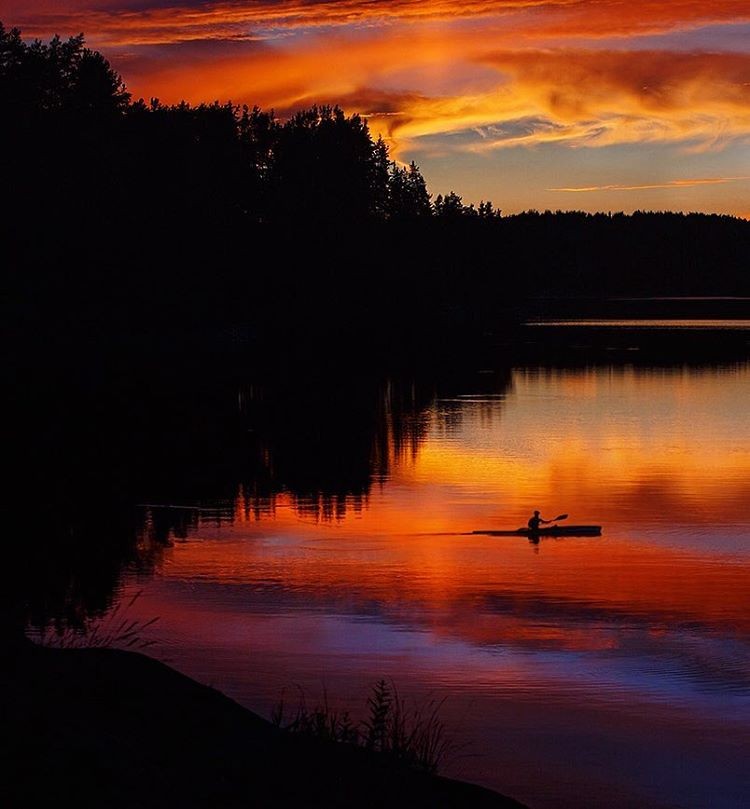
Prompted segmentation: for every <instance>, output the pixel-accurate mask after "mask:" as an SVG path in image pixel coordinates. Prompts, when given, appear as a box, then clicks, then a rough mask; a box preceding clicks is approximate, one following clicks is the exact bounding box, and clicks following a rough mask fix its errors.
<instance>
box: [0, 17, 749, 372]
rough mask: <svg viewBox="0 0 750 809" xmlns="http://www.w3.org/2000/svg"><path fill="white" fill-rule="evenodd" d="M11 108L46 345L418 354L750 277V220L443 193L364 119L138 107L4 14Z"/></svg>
mask: <svg viewBox="0 0 750 809" xmlns="http://www.w3.org/2000/svg"><path fill="white" fill-rule="evenodd" d="M0 109H2V117H3V126H2V128H0V155H1V157H0V160H2V167H1V168H2V176H3V180H4V188H5V191H6V199H7V201H8V203H9V205H8V214H7V215H6V216H5V217H4V218H3V223H2V226H1V227H2V231H3V232H2V237H3V243H4V245H5V255H6V266H7V267H8V269H9V281H10V293H11V297H10V300H11V311H10V317H11V320H10V325H11V326H12V327H14V328H16V329H17V330H18V331H17V333H19V334H21V335H23V337H24V340H23V345H24V347H25V348H27V349H29V350H31V349H32V348H33V347H34V346H35V345H36V347H37V348H39V349H40V351H41V352H42V353H46V352H48V351H49V350H50V349H51V347H52V346H54V347H55V348H56V349H58V350H59V354H60V355H61V356H64V355H66V354H67V353H69V352H70V351H71V350H72V349H75V350H76V351H81V350H83V351H92V352H94V353H96V352H100V353H101V352H107V351H116V350H120V351H128V352H131V353H133V352H136V353H137V352H139V351H140V352H142V353H143V352H146V353H148V352H151V351H153V350H154V348H155V347H157V348H158V347H159V346H163V345H165V344H166V343H168V342H171V343H173V344H176V345H179V346H180V348H181V349H182V348H185V347H187V348H188V349H189V348H190V346H192V345H195V344H197V343H200V344H204V343H205V342H206V340H208V339H216V338H217V337H219V336H220V339H222V340H224V341H225V342H228V343H234V344H236V343H238V342H240V343H244V344H246V345H250V346H253V347H257V348H258V349H259V350H263V351H268V350H272V351H274V350H277V349H278V348H279V347H280V346H284V345H286V346H290V345H291V346H296V347H299V346H300V345H301V344H302V343H304V345H305V346H310V345H312V344H314V343H316V342H320V343H321V344H328V345H330V344H333V345H338V346H343V345H345V344H348V345H356V346H357V349H358V350H359V349H360V348H364V349H378V350H385V351H389V350H393V349H394V348H395V349H396V350H397V351H402V350H403V346H404V344H405V343H409V344H410V343H413V342H418V341H424V342H427V343H429V342H430V341H431V340H434V339H437V338H440V339H444V340H450V341H456V340H459V341H462V340H466V339H472V338H473V337H475V336H476V335H478V334H482V333H485V332H487V330H498V329H502V328H504V327H507V326H508V325H512V324H514V323H516V322H518V321H519V320H522V319H523V318H524V317H525V316H526V315H527V314H528V312H529V311H532V310H533V309H534V302H535V301H538V300H540V299H544V300H548V299H551V298H552V299H553V298H555V297H565V298H570V297H576V296H585V297H589V298H590V297H602V298H604V297H607V296H613V295H616V296H636V295H670V296H677V295H722V296H727V295H731V296H736V295H743V294H748V292H750V283H749V282H748V272H747V256H748V255H749V254H750V222H747V221H744V220H740V219H736V218H732V217H728V216H715V215H702V214H680V213H636V214H633V215H624V214H614V215H610V214H586V213H581V212H568V213H561V212H558V213H551V212H544V213H540V212H536V211H530V212H526V213H523V214H519V215H514V216H501V215H500V212H499V211H498V210H497V209H496V208H495V207H493V205H492V203H489V202H482V203H481V204H480V205H479V206H478V207H475V206H473V205H465V204H464V203H463V202H462V200H461V198H460V197H459V196H458V195H457V194H455V193H452V192H451V193H448V194H445V195H438V196H436V197H435V198H434V199H433V198H432V197H431V195H430V194H429V193H428V190H427V186H426V183H425V180H424V177H423V176H422V174H421V173H420V171H419V169H418V167H417V166H416V165H415V164H414V163H412V164H410V165H409V166H401V165H399V164H398V163H396V162H395V161H393V160H391V158H390V155H389V151H388V147H387V145H386V144H385V143H384V142H383V141H382V140H381V139H375V138H374V137H373V136H372V134H371V132H370V130H369V128H368V125H367V122H366V121H365V120H364V119H363V118H361V117H360V116H359V115H346V114H345V112H344V111H343V110H341V109H340V108H338V107H329V106H317V107H312V108H310V109H307V110H303V111H300V112H298V113H297V114H295V115H293V116H292V117H291V118H289V119H288V120H285V121H281V120H279V119H278V118H277V117H275V115H274V114H273V112H272V111H263V110H260V109H258V108H257V107H255V108H252V109H251V108H247V107H238V106H236V105H233V104H231V103H228V102H227V103H219V102H213V103H209V104H200V105H198V106H191V105H190V104H187V103H185V102H183V103H180V104H177V105H165V104H162V103H160V102H159V101H158V100H157V99H152V100H150V101H148V102H146V101H144V100H142V99H138V100H133V99H132V98H131V97H130V95H129V93H128V92H127V90H126V88H125V85H124V83H123V80H122V78H121V77H120V76H119V75H118V74H117V73H116V72H115V71H114V70H113V69H112V67H111V66H110V64H109V63H108V62H107V60H106V59H105V58H104V57H103V56H102V55H101V54H99V53H97V52H95V51H91V50H89V49H88V48H86V46H85V43H84V39H83V36H82V35H80V36H76V37H72V38H70V39H68V40H67V41H64V40H62V39H60V38H58V37H55V38H53V39H52V40H51V41H50V42H49V43H46V44H45V43H43V42H40V41H33V42H25V41H24V40H23V38H22V36H21V33H20V32H19V31H18V30H17V29H10V30H8V29H6V28H4V27H0ZM345 338H346V339H345ZM349 338H351V340H349Z"/></svg>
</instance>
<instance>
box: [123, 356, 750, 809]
mask: <svg viewBox="0 0 750 809" xmlns="http://www.w3.org/2000/svg"><path fill="white" fill-rule="evenodd" d="M463 385H464V387H455V388H453V387H451V388H449V389H440V387H439V386H434V387H432V388H431V389H430V387H429V386H425V388H424V389H423V390H424V393H421V394H417V392H416V391H417V389H414V395H410V396H402V397H400V398H398V402H399V403H400V404H399V405H398V407H396V406H394V405H393V402H392V393H389V391H392V388H388V386H387V385H386V386H385V387H384V388H382V389H381V398H380V399H378V401H379V405H378V407H377V408H376V409H371V410H367V411H360V412H359V413H358V414H357V416H356V419H357V420H358V421H359V422H360V423H362V422H365V421H366V420H367V418H370V417H373V418H374V420H375V423H379V424H380V425H381V426H380V427H378V428H377V429H372V430H371V431H370V432H369V436H370V440H369V441H367V442H365V441H364V440H363V441H361V442H353V441H349V442H347V441H342V440H339V441H338V443H336V444H334V445H332V446H333V447H334V448H335V451H336V453H344V452H348V451H349V450H353V452H351V453H350V454H348V455H347V458H348V459H349V460H348V462H347V465H346V467H344V465H343V461H342V458H341V457H336V458H325V455H324V453H323V449H324V447H325V444H324V443H320V444H318V443H316V442H318V441H322V440H323V439H324V438H325V437H326V435H327V427H326V422H321V423H320V424H319V427H320V431H319V432H318V433H317V434H316V435H315V436H314V437H313V438H310V437H309V436H308V437H307V438H305V439H303V438H301V437H300V439H299V440H305V441H306V442H307V444H306V445H305V446H307V447H311V451H312V453H313V454H315V452H318V451H319V450H320V452H321V454H319V455H318V456H317V458H318V462H319V463H321V464H323V465H324V468H323V470H322V471H323V474H322V476H321V478H320V479H319V480H320V481H322V483H319V484H318V485H311V483H312V481H314V477H313V475H312V471H311V467H308V466H305V465H304V464H303V466H302V467H301V468H295V467H294V466H291V465H290V464H293V459H294V453H293V452H292V451H291V449H287V448H285V447H284V446H283V442H285V441H286V442H289V444H288V446H289V447H292V446H294V444H295V436H296V433H295V431H294V428H292V432H291V433H290V434H289V435H287V436H284V437H281V432H280V431H281V428H282V423H283V420H282V419H279V420H278V421H274V419H275V418H278V417H277V416H275V415H274V414H273V413H272V414H271V415H270V416H266V415H265V412H264V411H263V410H262V409H261V411H260V415H258V414H257V411H256V412H255V415H253V416H252V418H253V419H254V423H255V424H257V425H266V426H264V427H263V428H262V429H261V428H260V427H258V431H259V433H261V434H262V435H260V436H259V438H258V444H257V446H258V447H260V448H262V451H261V452H260V455H261V456H262V458H263V463H264V467H263V469H264V470H265V471H264V474H265V476H266V477H265V478H264V481H265V483H264V486H265V488H262V489H259V488H256V489H254V490H252V491H253V496H254V497H255V498H256V499H255V500H251V503H252V508H248V495H247V490H246V489H245V488H243V486H240V487H238V494H237V495H236V496H235V498H234V499H233V500H231V501H230V502H228V503H227V504H226V510H225V512H224V516H223V517H222V518H221V519H218V518H217V515H216V514H211V513H208V512H203V511H197V512H195V515H194V517H193V518H191V519H193V520H194V521H193V523H192V524H191V528H190V530H189V531H188V540H189V541H188V542H187V543H186V544H182V545H176V546H175V547H174V548H172V549H169V550H168V551H167V552H166V555H165V557H164V564H163V565H162V566H161V567H160V568H159V570H158V572H157V576H156V578H155V579H153V580H152V581H151V582H150V583H149V585H148V587H147V590H146V594H145V596H144V600H143V601H142V602H141V603H140V605H139V609H140V610H141V611H142V615H143V617H146V616H148V615H154V614H158V615H160V616H161V621H160V625H159V633H158V638H159V640H160V643H161V645H160V646H159V647H157V648H158V650H159V653H160V654H162V655H163V656H165V657H166V658H167V659H169V660H171V661H172V662H175V663H177V664H178V665H179V667H180V668H182V669H183V670H185V671H188V672H190V673H192V674H194V675H196V676H198V677H200V678H201V679H203V680H207V681H210V682H212V683H214V684H216V685H219V686H220V687H222V688H225V689H226V690H228V691H229V692H230V693H231V694H232V695H234V696H235V697H237V698H238V699H241V700H244V701H246V702H247V703H248V704H250V705H253V706H254V707H256V708H261V709H262V708H263V707H266V708H267V707H268V706H270V705H271V703H272V702H273V701H274V700H275V699H276V698H277V697H278V694H279V692H280V690H281V689H282V688H283V687H289V686H290V685H291V684H293V683H299V684H302V685H303V686H306V687H307V688H308V689H310V690H311V691H313V692H315V690H316V689H319V688H320V685H321V682H325V683H326V685H327V687H328V690H329V693H331V694H334V693H335V694H337V695H339V698H340V699H341V700H342V701H343V702H344V703H345V704H347V703H348V706H349V707H353V706H355V705H356V704H357V702H358V700H359V699H360V698H361V694H362V692H363V690H364V689H365V687H366V683H367V682H368V681H369V680H371V679H372V678H373V677H375V676H379V675H381V674H383V675H386V676H393V677H394V678H395V679H396V680H397V682H398V683H399V687H400V688H401V689H402V690H404V691H405V692H407V693H410V694H418V695H419V694H422V695H424V694H426V693H428V692H431V691H435V690H438V691H439V693H440V694H441V695H442V696H448V697H449V700H448V705H449V708H448V712H449V716H448V719H449V721H450V722H451V723H452V724H453V726H454V727H457V728H459V733H460V734H463V737H462V738H465V739H467V740H471V741H473V742H474V744H475V745H477V746H478V748H479V749H478V750H477V751H476V752H477V753H479V754H480V755H478V757H477V758H471V759H467V760H464V761H462V762H460V767H459V769H458V770H456V773H457V774H461V775H464V776H465V777H470V778H475V779H478V780H481V781H483V782H484V783H488V784H490V785H493V786H496V787H498V788H500V789H502V790H504V791H506V792H509V793H510V794H514V795H516V796H518V797H520V798H522V799H524V800H526V801H528V802H529V803H530V804H531V805H534V806H565V805H571V806H573V805H581V795H585V796H586V800H587V805H592V806H633V805H639V806H659V805H668V804H678V805H686V806H704V805H711V806H741V805H742V800H744V795H745V794H746V792H745V787H746V774H745V766H744V750H745V749H746V743H747V741H748V728H750V666H749V665H748V660H750V615H748V612H747V604H748V603H750V544H749V543H748V540H749V539H750V522H749V521H748V515H747V512H746V507H747V502H748V498H749V496H750V425H748V422H747V418H746V402H747V399H748V394H750V368H748V366H747V365H746V364H741V365H728V366H720V367H711V368H689V367H672V368H647V369H639V368H635V367H631V366H620V367H611V366H606V367H589V368H582V369H564V368H562V369H561V368H540V367H534V368H528V367H521V368H516V369H515V370H513V371H512V372H510V373H508V374H500V375H493V374H476V375H475V376H474V377H473V380H472V382H471V384H470V385H469V384H466V381H465V380H464V382H463ZM407 390H409V391H411V390H412V389H411V388H407ZM389 397H391V398H389ZM297 401H298V402H299V400H297ZM404 402H406V404H403V403H404ZM252 406H253V407H255V406H256V405H252ZM334 410H335V407H334ZM394 411H395V412H396V413H398V415H397V416H394ZM248 412H250V411H248ZM274 413H278V411H277V410H275V407H274ZM365 417H367V418H365ZM265 418H270V421H264V420H263V419H265ZM334 422H335V423H336V424H339V423H341V424H342V425H343V427H344V431H345V432H346V426H347V424H351V423H352V422H351V421H347V417H345V416H343V415H342V414H341V412H339V413H338V416H337V417H335V418H332V419H331V420H330V422H329V423H330V424H331V429H332V430H333V429H334ZM313 423H317V420H316V419H313ZM368 423H370V422H368ZM269 430H270V431H271V432H269ZM273 430H276V431H279V432H277V433H276V434H277V435H279V436H280V441H281V442H282V447H281V449H278V445H277V444H276V443H275V442H274V441H269V440H267V436H268V435H271V434H274V433H273V432H272V431H273ZM355 461H356V462H355ZM326 465H327V467H326ZM343 468H346V469H348V470H350V471H351V470H354V471H355V472H356V474H354V475H352V476H351V477H349V478H346V477H345V476H344V477H341V478H339V481H340V480H344V479H346V480H348V481H349V483H348V485H346V486H342V485H341V484H340V483H339V486H338V487H337V488H331V486H330V485H329V484H326V480H327V478H326V475H327V474H329V473H330V475H331V477H330V478H328V480H329V481H333V480H334V479H335V478H336V475H335V473H334V472H332V471H330V470H336V469H338V470H340V469H343ZM326 469H327V470H329V471H326ZM357 481H361V485H360V486H358V485H355V484H356V483H357ZM368 481H369V482H368ZM326 498H330V500H329V502H331V503H332V504H334V507H333V508H326V507H323V505H321V504H324V503H325V502H326ZM259 504H261V505H259ZM534 507H542V508H544V509H545V510H549V511H550V512H552V511H558V510H559V511H562V510H565V511H567V512H569V513H570V514H571V515H572V516H574V518H575V521H576V522H579V521H580V522H584V523H585V522H595V523H602V524H604V526H605V529H604V535H603V537H601V538H595V539H591V538H572V537H571V538H564V539H549V540H543V541H541V542H540V543H539V545H538V546H536V547H533V546H530V545H529V543H528V541H527V540H526V539H525V538H515V537H483V536H470V535H466V534H465V533H464V532H466V531H470V530H472V529H474V528H477V527H485V526H487V527H493V526H494V527H498V528H500V527H515V526H516V525H519V524H522V523H523V522H525V520H526V518H527V517H528V515H529V513H531V511H532V510H533V508H534ZM155 512H156V510H153V511H152V513H155ZM141 584H142V583H141ZM509 740H510V741H509ZM532 761H533V766H532V764H531V762H532ZM686 762H687V764H686Z"/></svg>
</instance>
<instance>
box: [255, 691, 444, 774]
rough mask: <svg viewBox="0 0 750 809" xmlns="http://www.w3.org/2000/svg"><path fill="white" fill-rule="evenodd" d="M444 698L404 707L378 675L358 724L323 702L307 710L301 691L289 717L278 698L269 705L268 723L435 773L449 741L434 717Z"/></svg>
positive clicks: (439, 722) (401, 701) (396, 692)
mask: <svg viewBox="0 0 750 809" xmlns="http://www.w3.org/2000/svg"><path fill="white" fill-rule="evenodd" d="M443 702H444V700H439V701H435V700H430V701H429V702H427V703H426V704H425V705H421V706H420V705H414V706H413V707H411V708H408V707H407V705H406V702H405V700H403V699H402V698H401V697H400V696H399V694H398V691H397V689H396V686H395V685H394V683H393V682H388V681H387V680H385V679H380V680H378V681H377V682H376V683H374V685H373V686H372V689H371V691H370V695H369V696H368V698H367V717H366V719H364V720H363V721H361V722H359V723H358V724H357V723H355V722H354V721H353V720H352V718H351V716H350V714H349V712H348V711H343V712H339V711H336V710H334V709H332V708H331V707H330V705H329V703H328V694H327V692H326V691H325V690H324V692H323V700H322V702H321V703H320V704H318V705H316V706H315V707H313V708H312V709H310V708H308V706H307V702H306V700H305V695H304V693H303V692H302V691H301V690H300V699H299V702H298V704H297V708H296V710H295V713H294V715H293V717H292V718H291V720H290V721H289V722H286V721H285V714H286V706H285V703H284V700H283V699H281V700H280V701H279V702H278V703H277V704H276V705H275V706H274V708H273V711H272V713H271V721H272V722H273V724H274V725H276V727H278V728H281V729H282V730H284V731H285V732H288V733H300V734H304V735H306V736H310V737H313V738H316V739H320V740H324V741H330V742H338V743H343V744H353V745H356V746H358V747H363V748H365V749H366V750H370V751H372V752H375V753H379V754H382V755H386V756H389V757H391V758H393V759H395V760H397V761H400V762H402V763H405V764H407V765H408V766H410V767H414V768H415V769H418V770H422V771H424V772H429V773H435V772H437V770H438V768H439V767H440V765H441V763H442V762H443V761H444V759H445V757H446V755H447V754H448V753H449V752H450V751H451V750H452V749H453V744H452V742H451V741H450V739H449V738H448V736H447V734H446V729H445V724H444V723H443V722H442V720H441V719H440V717H439V711H440V708H441V707H442V705H443Z"/></svg>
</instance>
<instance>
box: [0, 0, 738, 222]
mask: <svg viewBox="0 0 750 809" xmlns="http://www.w3.org/2000/svg"><path fill="white" fill-rule="evenodd" d="M0 20H2V21H3V23H4V24H5V25H6V26H17V27H19V28H21V30H22V32H23V34H24V36H25V37H40V38H45V39H46V38H49V37H50V36H51V35H52V34H54V33H59V34H60V35H61V36H68V35H71V34H75V33H79V32H84V33H85V34H86V37H87V42H88V44H89V45H90V46H91V47H94V48H96V49H98V50H101V51H102V52H103V53H104V54H105V55H106V56H107V57H108V58H109V59H110V61H111V62H112V63H113V65H114V66H115V68H116V69H117V70H118V71H120V72H121V73H122V75H123V77H124V79H125V81H126V84H127V86H128V89H129V90H130V91H131V93H133V95H134V96H135V97H136V98H137V97H140V96H143V97H145V98H150V97H154V96H155V97H159V98H160V99H161V100H162V101H164V102H175V101H179V100H180V99H183V98H185V99H187V100H189V101H192V102H198V101H206V100H208V101H210V100H214V99H219V100H232V101H233V102H237V103H248V104H251V105H252V104H258V105H260V106H263V107H273V108H275V109H276V111H277V112H278V113H279V114H280V115H284V114H287V113H288V112H289V111H291V110H293V109H296V108H299V107H303V106H306V105H310V104H312V103H314V102H319V103H339V104H341V105H342V106H343V107H344V108H345V109H346V110H347V111H348V112H359V113H362V114H365V115H366V116H367V117H368V118H369V120H370V122H371V126H372V128H373V130H374V131H375V133H382V134H383V135H384V136H385V137H387V139H388V140H389V142H390V143H391V146H392V149H393V154H394V156H396V157H397V158H398V159H400V160H405V161H408V160H416V162H417V163H418V164H419V165H420V167H421V168H422V171H423V173H424V174H425V176H426V178H427V181H428V185H429V187H430V190H431V191H432V193H433V194H436V193H438V192H443V193H445V192H446V191H449V190H455V191H456V192H457V193H459V194H461V195H462V196H463V197H464V200H465V201H466V202H478V201H479V200H480V199H492V200H493V201H494V202H495V204H496V206H498V207H500V208H502V209H503V211H504V212H507V213H511V212H515V211H519V210H523V209H527V208H532V207H533V208H539V209H545V208H551V209H558V208H563V209H583V210H605V211H609V210H625V211H632V210H634V209H638V208H640V209H648V210H663V209H677V210H700V211H718V212H726V213H732V214H738V215H743V216H747V217H749V218H750V0H711V2H706V0H546V1H543V0H463V2H449V1H448V0H391V2H387V1H386V0H382V1H381V2H374V1H373V0H339V1H338V2H333V1H332V0H217V2H202V1H201V0H0Z"/></svg>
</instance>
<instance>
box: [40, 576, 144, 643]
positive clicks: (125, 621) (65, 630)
mask: <svg viewBox="0 0 750 809" xmlns="http://www.w3.org/2000/svg"><path fill="white" fill-rule="evenodd" d="M141 593H142V591H141V590H139V591H138V592H137V593H135V595H133V596H132V598H130V599H129V600H128V601H127V602H123V601H120V602H118V604H117V605H116V606H115V608H114V609H113V610H112V611H111V612H109V613H107V614H106V615H104V616H100V617H96V618H87V619H84V621H83V623H82V624H81V625H80V626H70V625H64V626H54V627H51V626H45V627H41V628H40V629H37V630H36V631H32V632H30V633H29V634H30V637H31V639H32V640H34V641H36V642H37V643H38V644H39V645H40V646H47V647H50V648H55V649H104V648H119V649H146V648H148V647H149V646H152V645H153V644H154V641H153V640H146V639H144V637H143V632H144V631H145V630H146V629H148V628H149V627H150V626H153V625H154V624H155V623H156V622H157V621H158V620H159V617H158V616H156V617H154V618H151V619H149V620H147V621H139V620H138V619H130V618H128V615H127V612H128V610H129V609H130V608H131V607H132V606H133V605H134V604H135V602H136V601H137V599H138V598H139V597H140V595H141Z"/></svg>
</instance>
